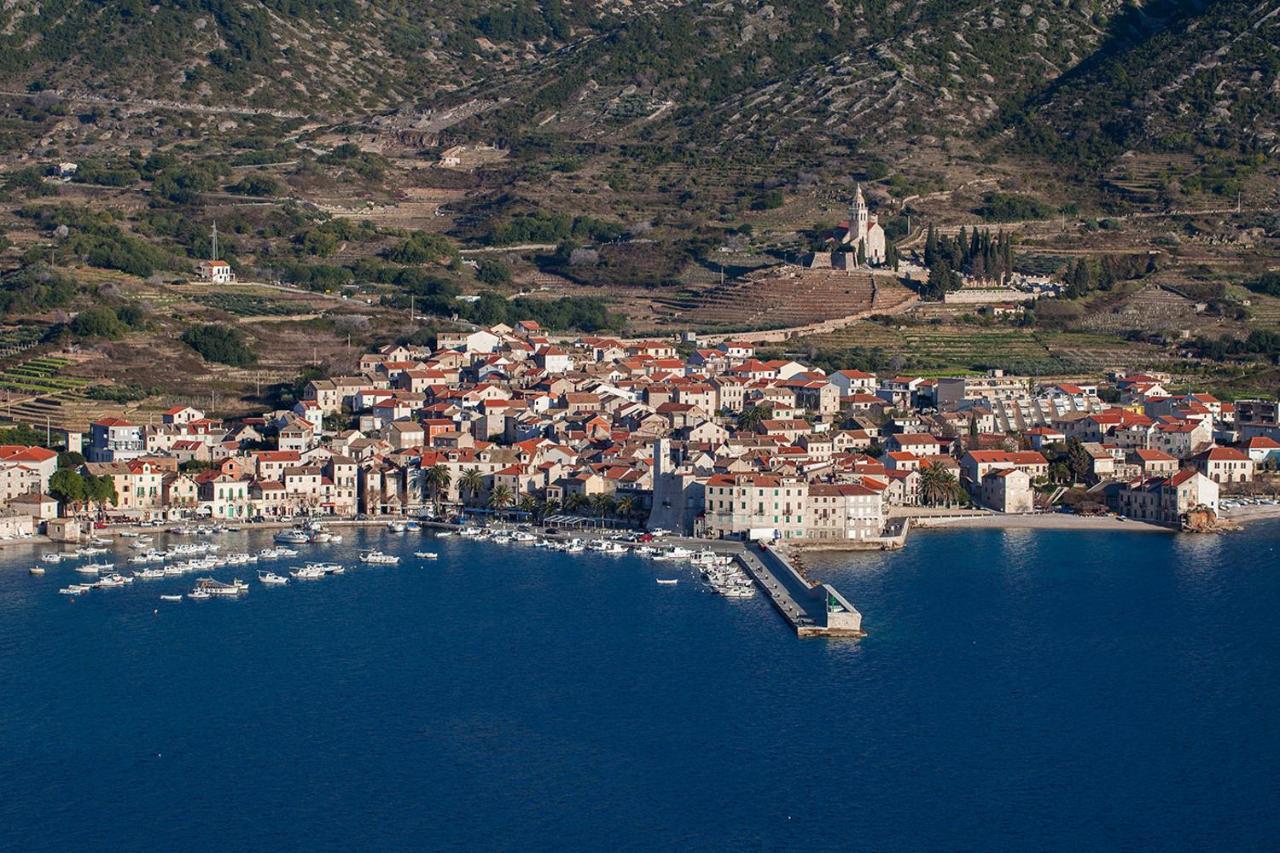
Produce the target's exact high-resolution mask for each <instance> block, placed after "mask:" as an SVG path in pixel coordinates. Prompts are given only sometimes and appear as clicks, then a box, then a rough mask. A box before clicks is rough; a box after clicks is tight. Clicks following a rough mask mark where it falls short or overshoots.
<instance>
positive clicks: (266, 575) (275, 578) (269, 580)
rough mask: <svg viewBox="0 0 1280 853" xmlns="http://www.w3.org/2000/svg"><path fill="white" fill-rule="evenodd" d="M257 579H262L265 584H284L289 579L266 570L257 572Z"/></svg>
mask: <svg viewBox="0 0 1280 853" xmlns="http://www.w3.org/2000/svg"><path fill="white" fill-rule="evenodd" d="M258 580H260V581H262V582H263V583H264V584H266V585H267V586H284V585H285V584H287V583H288V582H289V579H288V578H286V577H283V576H282V575H278V574H276V573H275V572H266V571H260V572H258Z"/></svg>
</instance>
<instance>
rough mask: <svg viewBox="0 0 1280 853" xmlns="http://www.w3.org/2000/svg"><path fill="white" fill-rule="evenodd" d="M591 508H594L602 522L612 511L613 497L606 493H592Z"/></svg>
mask: <svg viewBox="0 0 1280 853" xmlns="http://www.w3.org/2000/svg"><path fill="white" fill-rule="evenodd" d="M591 508H592V509H593V510H595V512H596V515H597V516H598V517H599V519H600V522H601V523H602V524H603V523H604V517H605V516H606V515H608V514H609V513H610V512H612V511H613V498H612V497H610V496H609V495H606V494H599V495H592V496H591Z"/></svg>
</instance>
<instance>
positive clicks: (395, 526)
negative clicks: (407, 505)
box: [387, 521, 409, 533]
mask: <svg viewBox="0 0 1280 853" xmlns="http://www.w3.org/2000/svg"><path fill="white" fill-rule="evenodd" d="M408 529H409V525H408V524H406V523H405V522H403V521H388V522H387V530H388V531H389V532H391V533H404V532H405V531H406V530H408Z"/></svg>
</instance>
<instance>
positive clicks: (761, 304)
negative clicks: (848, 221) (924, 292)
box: [654, 267, 912, 332]
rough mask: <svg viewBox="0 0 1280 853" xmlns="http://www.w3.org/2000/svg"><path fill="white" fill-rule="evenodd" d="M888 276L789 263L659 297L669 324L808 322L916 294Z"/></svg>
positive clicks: (712, 326) (887, 306)
mask: <svg viewBox="0 0 1280 853" xmlns="http://www.w3.org/2000/svg"><path fill="white" fill-rule="evenodd" d="M911 295H912V294H911V291H909V290H907V289H906V288H905V287H903V286H902V285H900V284H898V283H897V282H896V281H894V280H893V279H892V278H891V277H888V276H872V275H871V274H870V273H866V272H853V273H847V272H841V271H831V270H808V269H801V268H797V267H788V268H786V269H785V270H784V271H782V272H778V271H772V270H771V271H770V272H768V273H761V274H757V275H751V276H748V277H747V278H746V279H745V280H744V281H737V282H729V283H726V284H724V285H717V286H715V287H711V288H708V289H706V290H703V291H696V292H694V291H682V292H681V293H678V294H674V295H671V296H664V297H659V298H657V299H655V300H654V302H655V304H656V306H657V310H658V312H659V313H660V315H661V316H662V319H663V320H664V321H665V323H666V324H667V325H670V326H679V327H681V328H691V329H696V330H698V331H703V332H714V331H752V330H764V329H780V328H786V327H791V326H805V325H809V324H812V323H820V322H823V321H825V320H834V319H838V318H841V317H847V316H849V315H851V314H857V313H860V312H871V311H888V310H891V309H893V308H895V307H897V306H899V305H901V304H902V303H904V302H906V301H907V300H909V299H910V298H911Z"/></svg>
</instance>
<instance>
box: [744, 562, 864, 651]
mask: <svg viewBox="0 0 1280 853" xmlns="http://www.w3.org/2000/svg"><path fill="white" fill-rule="evenodd" d="M737 557H738V562H739V563H741V564H742V567H743V568H744V569H746V571H747V573H748V574H749V575H751V577H753V578H754V579H755V581H756V583H757V584H759V586H760V588H761V589H762V590H764V593H765V595H767V596H768V597H769V600H770V601H772V602H773V606H774V609H776V610H777V611H778V612H779V613H780V614H782V618H783V619H785V620H787V623H788V624H789V625H791V627H792V628H794V629H795V632H796V634H797V635H798V636H800V637H861V636H863V634H864V632H863V630H862V614H861V613H859V612H858V610H857V608H855V607H854V606H853V605H852V604H850V603H849V601H848V600H847V599H846V598H845V597H844V596H843V595H841V594H840V593H839V592H838V591H837V590H836V588H835V587H833V586H831V584H826V583H818V584H815V583H810V582H809V581H808V580H806V579H805V577H804V576H803V575H801V574H800V572H798V571H796V568H795V566H793V565H791V562H790V561H789V560H788V559H787V558H786V557H785V556H783V555H782V554H780V553H779V552H778V551H776V550H774V549H773V548H770V547H768V546H767V545H755V546H750V547H747V548H746V549H744V550H743V551H741V552H740V553H738V555H737Z"/></svg>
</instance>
